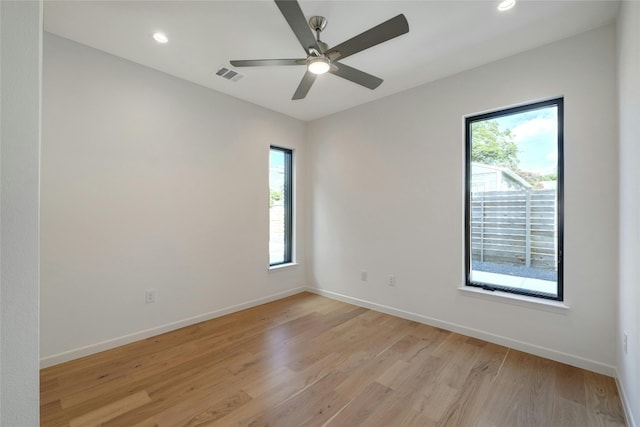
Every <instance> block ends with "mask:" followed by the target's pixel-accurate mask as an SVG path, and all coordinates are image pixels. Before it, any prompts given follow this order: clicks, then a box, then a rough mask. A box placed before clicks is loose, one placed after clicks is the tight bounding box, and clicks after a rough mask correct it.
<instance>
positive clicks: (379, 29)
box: [326, 14, 409, 59]
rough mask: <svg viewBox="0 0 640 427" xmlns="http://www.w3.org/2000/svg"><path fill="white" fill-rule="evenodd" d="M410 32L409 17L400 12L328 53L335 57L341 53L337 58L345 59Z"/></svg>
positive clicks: (327, 53)
mask: <svg viewBox="0 0 640 427" xmlns="http://www.w3.org/2000/svg"><path fill="white" fill-rule="evenodd" d="M408 32H409V23H408V22H407V18H405V17H404V15H403V14H400V15H398V16H396V17H394V18H391V19H389V20H388V21H385V22H383V23H382V24H380V25H376V26H375V27H373V28H370V29H368V30H367V31H365V32H364V33H360V34H358V35H357V36H355V37H352V38H350V39H349V40H347V41H346V42H343V43H340V44H339V45H337V46H334V47H332V48H331V49H329V50H328V51H327V52H326V55H328V56H329V57H335V54H336V53H337V54H339V55H338V56H337V57H336V59H338V58H339V59H344V58H346V57H347V56H351V55H353V54H354V53H358V52H361V51H363V50H365V49H368V48H370V47H372V46H375V45H377V44H380V43H383V42H386V41H387V40H391V39H392V38H395V37H398V36H400V35H402V34H405V33H408Z"/></svg>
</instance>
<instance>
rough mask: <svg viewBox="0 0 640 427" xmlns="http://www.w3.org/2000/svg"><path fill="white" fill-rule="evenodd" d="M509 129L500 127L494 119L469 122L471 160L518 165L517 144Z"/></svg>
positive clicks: (509, 165) (491, 163) (487, 163)
mask: <svg viewBox="0 0 640 427" xmlns="http://www.w3.org/2000/svg"><path fill="white" fill-rule="evenodd" d="M513 138H514V135H513V133H512V132H511V129H500V125H499V124H498V122H496V121H495V120H484V121H478V122H474V123H472V124H471V160H472V161H474V162H478V163H484V164H486V165H495V166H506V167H509V168H511V169H516V168H517V166H518V145H517V144H516V143H515V142H514V141H513Z"/></svg>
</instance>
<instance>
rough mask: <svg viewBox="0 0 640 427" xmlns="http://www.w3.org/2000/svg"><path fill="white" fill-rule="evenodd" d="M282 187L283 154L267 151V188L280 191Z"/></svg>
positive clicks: (276, 151)
mask: <svg viewBox="0 0 640 427" xmlns="http://www.w3.org/2000/svg"><path fill="white" fill-rule="evenodd" d="M283 187H284V153H283V152H282V151H278V150H270V151H269V188H270V189H271V190H280V189H282V188H283Z"/></svg>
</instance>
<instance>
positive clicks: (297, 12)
mask: <svg viewBox="0 0 640 427" xmlns="http://www.w3.org/2000/svg"><path fill="white" fill-rule="evenodd" d="M274 1H275V3H276V5H277V6H278V8H279V9H280V12H282V15H284V18H285V19H286V21H287V23H288V24H289V26H290V27H291V30H293V33H294V34H295V35H296V37H297V38H298V41H300V44H301V45H302V47H303V48H304V51H305V53H306V55H307V57H306V58H299V59H252V60H233V61H230V63H231V65H233V66H234V67H258V66H260V67H261V66H268V65H306V67H307V71H306V72H305V74H304V77H302V81H301V82H300V84H299V85H298V88H297V89H296V91H295V93H294V94H293V98H292V99H294V100H296V99H303V98H304V97H305V96H307V93H308V92H309V89H311V85H312V84H313V82H314V81H315V80H316V77H317V76H318V75H320V74H324V73H327V72H329V73H331V74H333V75H336V76H338V77H342V78H343V79H347V80H349V81H352V82H354V83H357V84H359V85H362V86H364V87H367V88H369V89H375V88H377V87H378V86H380V84H381V83H382V79H381V78H379V77H376V76H372V75H371V74H368V73H365V72H364V71H360V70H358V69H355V68H352V67H350V66H348V65H345V64H343V63H341V62H338V60H342V59H344V58H346V57H348V56H351V55H353V54H355V53H358V52H361V51H363V50H365V49H368V48H370V47H373V46H375V45H377V44H380V43H383V42H386V41H388V40H391V39H393V38H395V37H398V36H400V35H402V34H405V33H408V32H409V24H408V23H407V19H406V18H405V17H404V15H403V14H400V15H398V16H395V17H393V18H391V19H389V20H387V21H385V22H383V23H382V24H379V25H376V26H375V27H373V28H370V29H368V30H367V31H365V32H363V33H361V34H358V35H357V36H355V37H352V38H350V39H349V40H347V41H345V42H342V43H340V44H339V45H337V46H334V47H332V48H331V49H329V46H327V44H326V43H324V42H323V41H321V40H320V33H321V32H322V30H324V28H325V27H326V26H327V19H326V18H324V17H322V16H312V17H311V18H310V19H309V23H308V24H307V20H306V18H305V17H304V14H303V13H302V9H301V8H300V4H299V3H298V2H297V1H296V0H274ZM311 29H313V30H314V31H315V32H316V37H315V38H314V36H313V33H312V32H311Z"/></svg>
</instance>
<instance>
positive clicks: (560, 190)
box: [464, 97, 564, 301]
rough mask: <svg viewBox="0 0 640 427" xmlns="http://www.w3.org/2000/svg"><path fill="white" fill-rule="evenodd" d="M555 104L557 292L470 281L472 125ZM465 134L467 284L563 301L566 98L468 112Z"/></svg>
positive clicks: (487, 289) (488, 289)
mask: <svg viewBox="0 0 640 427" xmlns="http://www.w3.org/2000/svg"><path fill="white" fill-rule="evenodd" d="M550 106H555V107H556V108H557V138H558V140H557V151H558V172H557V200H556V202H557V213H556V215H557V217H556V221H557V224H558V237H557V245H558V246H557V247H558V276H557V283H556V285H557V296H553V295H549V294H546V293H541V292H534V291H527V290H525V289H521V288H511V287H507V286H501V285H496V284H491V283H482V282H477V281H471V280H470V276H471V258H472V254H471V231H472V230H471V186H472V182H471V181H472V171H471V163H472V162H471V149H472V146H471V126H472V124H473V123H475V122H478V121H484V120H490V119H494V118H498V117H503V116H508V115H512V114H516V113H522V112H526V111H533V110H537V109H541V108H545V107H550ZM464 126H465V128H464V129H465V130H464V138H465V176H464V181H465V202H464V204H465V208H464V216H465V218H464V221H465V224H464V242H465V244H464V250H465V286H469V287H474V288H481V289H484V290H486V291H502V292H508V293H512V294H517V295H524V296H528V297H535V298H542V299H546V300H553V301H564V98H563V97H559V98H552V99H548V100H544V101H537V102H530V103H526V104H522V105H518V106H515V107H509V108H502V109H498V110H494V111H490V112H486V113H482V114H475V115H472V116H466V117H465V122H464Z"/></svg>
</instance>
